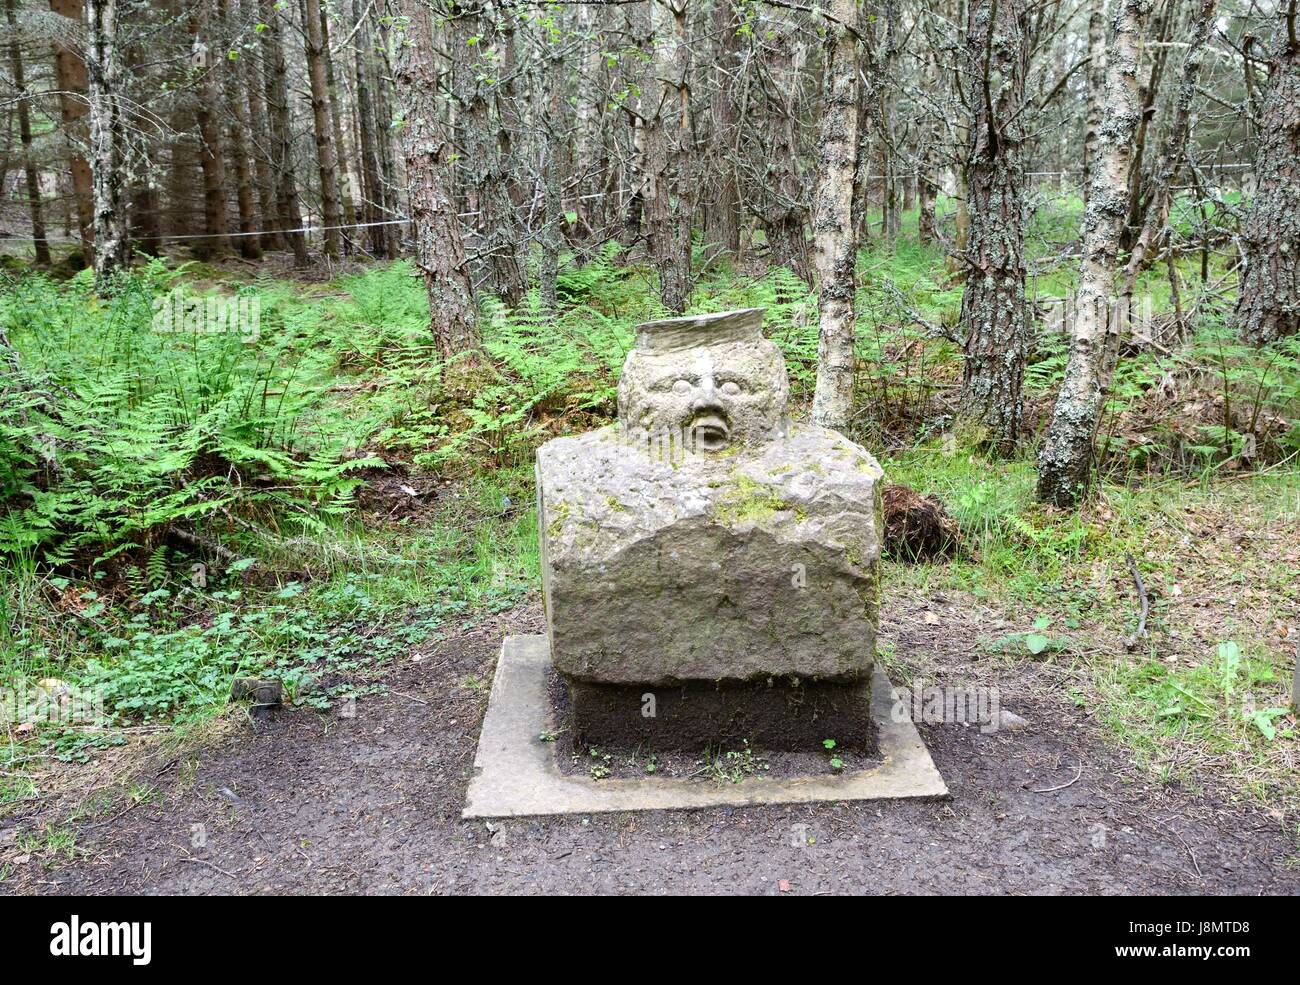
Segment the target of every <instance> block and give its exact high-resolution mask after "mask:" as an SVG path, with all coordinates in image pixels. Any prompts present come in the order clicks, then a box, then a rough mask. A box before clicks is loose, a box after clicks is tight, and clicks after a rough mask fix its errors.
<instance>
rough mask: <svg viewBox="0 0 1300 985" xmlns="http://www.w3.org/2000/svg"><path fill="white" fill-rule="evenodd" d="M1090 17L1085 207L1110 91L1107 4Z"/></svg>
mask: <svg viewBox="0 0 1300 985" xmlns="http://www.w3.org/2000/svg"><path fill="white" fill-rule="evenodd" d="M1093 2H1094V3H1096V4H1097V6H1096V7H1095V8H1094V9H1093V11H1092V13H1090V14H1089V15H1088V96H1087V100H1088V102H1087V120H1086V122H1085V124H1084V131H1083V204H1084V206H1085V207H1086V206H1087V204H1088V194H1089V189H1090V188H1091V187H1092V176H1093V174H1094V172H1095V171H1096V169H1097V164H1096V162H1097V147H1098V145H1099V144H1100V142H1101V112H1102V100H1103V99H1104V98H1105V90H1106V13H1105V9H1106V3H1107V0H1093Z"/></svg>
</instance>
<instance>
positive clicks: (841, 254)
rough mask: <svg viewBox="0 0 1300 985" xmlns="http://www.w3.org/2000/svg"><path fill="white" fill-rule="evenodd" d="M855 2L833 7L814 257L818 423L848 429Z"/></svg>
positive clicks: (854, 242)
mask: <svg viewBox="0 0 1300 985" xmlns="http://www.w3.org/2000/svg"><path fill="white" fill-rule="evenodd" d="M857 23H858V7H857V3H856V2H855V0H831V4H830V8H829V13H828V14H827V17H826V55H825V57H826V64H825V68H824V73H825V74H824V82H823V108H822V120H821V133H820V135H819V137H818V140H817V191H816V194H815V196H814V200H813V252H814V257H815V263H816V267H817V276H818V285H817V310H818V316H819V339H818V345H817V388H816V390H815V391H814V393H813V411H812V413H813V419H814V420H815V421H816V422H817V423H818V424H822V425H824V426H826V427H831V428H838V429H843V428H846V427H847V426H848V423H849V417H850V413H851V411H852V408H853V371H854V352H853V350H854V339H855V336H856V330H857V321H856V318H855V314H854V307H853V302H854V297H855V295H856V293H857V259H858V238H857V230H856V229H855V228H854V223H853V189H854V185H855V183H854V180H853V177H854V172H855V171H856V169H857V164H858V121H859V112H858V101H859V100H860V99H861V98H862V93H861V85H860V83H859V76H858V71H859V69H858V59H857V44H856V41H855V37H854V35H855V30H856V26H857Z"/></svg>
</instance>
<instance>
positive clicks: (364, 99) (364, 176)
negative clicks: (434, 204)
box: [352, 0, 394, 258]
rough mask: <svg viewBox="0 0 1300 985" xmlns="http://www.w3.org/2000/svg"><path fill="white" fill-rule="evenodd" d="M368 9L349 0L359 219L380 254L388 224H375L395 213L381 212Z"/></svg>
mask: <svg viewBox="0 0 1300 985" xmlns="http://www.w3.org/2000/svg"><path fill="white" fill-rule="evenodd" d="M368 10H369V8H368V6H367V5H366V0H352V17H353V18H354V19H355V20H356V21H357V22H358V25H359V26H358V27H357V33H356V37H355V40H354V44H355V46H356V55H355V58H354V71H355V72H356V79H357V84H356V91H355V93H354V101H355V103H356V115H357V142H358V143H359V144H360V146H361V221H362V222H364V223H366V225H367V229H366V232H367V237H366V238H367V240H368V241H369V243H370V252H371V253H373V254H374V255H375V256H377V257H380V258H383V257H386V256H387V255H388V235H387V228H388V227H387V226H380V225H375V224H376V223H379V222H384V221H386V220H389V219H392V218H394V217H393V216H390V215H386V214H385V213H384V208H383V203H384V188H383V185H381V184H380V181H379V144H378V142H377V140H376V131H377V128H378V123H377V122H376V119H375V102H374V94H373V92H372V91H371V82H370V72H371V65H372V62H373V60H374V41H373V39H372V36H371V33H370V24H369V13H368ZM362 18H365V19H364V20H363V19H362Z"/></svg>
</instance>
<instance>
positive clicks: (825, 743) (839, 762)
mask: <svg viewBox="0 0 1300 985" xmlns="http://www.w3.org/2000/svg"><path fill="white" fill-rule="evenodd" d="M822 748H823V749H824V750H826V753H827V756H828V757H829V758H828V760H827V761H828V762H829V763H830V766H831V769H833V770H834V771H835V772H836V773H838V772H840V771H841V770H842V769H844V760H843V758H841V757H840V755H839V754H838V753H836V752H835V748H836V742H835V740H834V739H822Z"/></svg>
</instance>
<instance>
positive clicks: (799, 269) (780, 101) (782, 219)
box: [746, 24, 813, 287]
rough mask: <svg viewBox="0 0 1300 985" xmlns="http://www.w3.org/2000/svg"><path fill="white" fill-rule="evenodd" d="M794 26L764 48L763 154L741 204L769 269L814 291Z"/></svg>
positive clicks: (760, 127)
mask: <svg viewBox="0 0 1300 985" xmlns="http://www.w3.org/2000/svg"><path fill="white" fill-rule="evenodd" d="M799 30H800V28H799V25H798V24H788V25H786V26H783V27H782V28H780V29H778V31H777V32H776V35H775V37H773V38H772V39H771V41H770V42H769V44H768V46H767V50H769V51H770V55H769V58H768V66H767V72H765V73H764V77H765V78H770V80H771V83H772V84H771V86H770V87H769V86H766V85H765V86H764V89H763V94H764V96H765V98H766V103H767V105H766V107H765V109H766V113H765V114H764V115H765V122H760V123H759V124H758V138H759V140H758V142H759V146H760V148H761V151H762V160H761V164H760V166H761V167H762V168H763V172H762V180H761V181H758V182H755V183H754V184H753V185H752V186H751V187H750V188H749V189H748V192H749V194H748V195H747V196H746V203H747V204H748V206H749V208H750V209H751V211H753V212H754V214H755V215H757V217H758V220H759V223H760V224H761V225H762V227H763V236H764V238H765V239H766V240H767V247H768V250H769V251H770V253H771V261H770V262H771V263H772V264H773V265H774V266H778V267H785V268H786V269H787V270H789V271H790V272H791V273H792V274H794V275H795V276H796V277H798V278H799V279H800V280H801V281H803V282H804V283H805V284H807V285H808V286H809V287H812V286H813V270H812V263H811V260H810V258H809V256H808V236H807V233H806V231H805V229H804V226H805V224H806V222H807V219H808V202H807V193H806V191H805V186H804V180H803V178H802V176H801V175H800V173H799V146H798V135H797V131H796V126H797V123H796V121H797V116H796V107H795V99H796V96H795V89H796V86H797V84H798V77H799V74H798V73H797V72H796V71H795V70H794V62H795V60H796V59H795V51H794V46H795V43H796V38H797V37H798V34H799Z"/></svg>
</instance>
